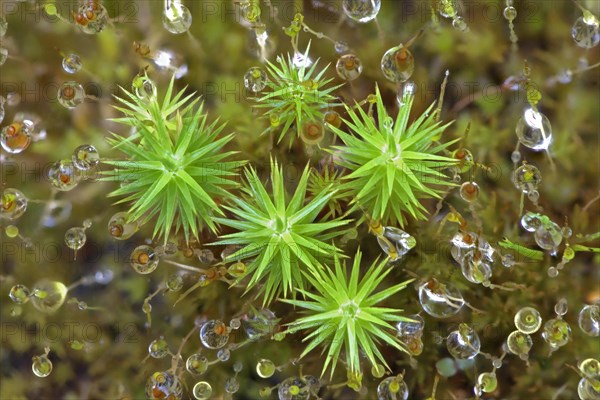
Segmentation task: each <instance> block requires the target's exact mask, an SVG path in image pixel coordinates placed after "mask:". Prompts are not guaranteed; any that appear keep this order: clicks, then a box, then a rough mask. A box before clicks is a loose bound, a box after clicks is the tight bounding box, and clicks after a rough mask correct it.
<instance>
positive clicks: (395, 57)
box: [381, 45, 415, 83]
mask: <svg viewBox="0 0 600 400" xmlns="http://www.w3.org/2000/svg"><path fill="white" fill-rule="evenodd" d="M414 70H415V60H414V57H413V55H412V53H411V52H410V50H408V49H407V48H406V47H404V46H402V45H400V46H396V47H392V48H391V49H389V50H388V51H386V52H385V54H384V55H383V57H382V58H381V71H382V72H383V75H384V76H385V77H386V78H387V79H389V80H390V81H392V82H394V83H399V82H406V81H407V80H408V79H409V78H410V77H411V76H412V74H413V71H414Z"/></svg>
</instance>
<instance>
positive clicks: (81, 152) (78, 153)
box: [72, 144, 100, 171]
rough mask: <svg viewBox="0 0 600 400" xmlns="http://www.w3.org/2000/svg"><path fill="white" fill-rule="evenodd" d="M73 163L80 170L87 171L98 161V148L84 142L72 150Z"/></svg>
mask: <svg viewBox="0 0 600 400" xmlns="http://www.w3.org/2000/svg"><path fill="white" fill-rule="evenodd" d="M72 161H73V165H75V167H76V168H79V169H80V170H83V171H87V170H89V169H90V168H92V167H95V166H96V165H98V163H99V162H100V155H99V154H98V150H96V148H95V147H94V146H92V145H91V144H84V145H82V146H79V147H77V148H76V149H75V151H73V156H72Z"/></svg>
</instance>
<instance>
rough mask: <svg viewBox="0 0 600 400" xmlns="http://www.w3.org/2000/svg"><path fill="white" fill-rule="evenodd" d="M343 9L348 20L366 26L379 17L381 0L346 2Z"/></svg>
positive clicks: (351, 0) (349, 0)
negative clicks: (365, 24)
mask: <svg viewBox="0 0 600 400" xmlns="http://www.w3.org/2000/svg"><path fill="white" fill-rule="evenodd" d="M342 8H343V9H344V13H345V14H346V16H347V17H348V18H350V19H352V20H354V21H356V22H360V23H361V24H364V23H366V22H369V21H372V20H373V19H375V17H377V14H378V13H379V9H380V8H381V0H344V1H343V2H342Z"/></svg>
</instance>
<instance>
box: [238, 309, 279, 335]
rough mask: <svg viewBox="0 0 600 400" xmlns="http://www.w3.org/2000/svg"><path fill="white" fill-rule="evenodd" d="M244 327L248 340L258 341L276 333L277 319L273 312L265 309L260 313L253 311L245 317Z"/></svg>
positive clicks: (243, 320)
mask: <svg viewBox="0 0 600 400" xmlns="http://www.w3.org/2000/svg"><path fill="white" fill-rule="evenodd" d="M242 326H243V328H244V332H245V333H246V336H247V337H248V339H250V340H258V339H260V338H261V337H263V336H267V335H271V334H272V333H273V332H275V328H276V327H277V318H276V317H275V314H274V313H273V312H272V311H271V310H269V309H267V308H263V309H261V310H260V311H258V312H254V311H252V312H250V313H248V315H246V316H244V318H243V319H242Z"/></svg>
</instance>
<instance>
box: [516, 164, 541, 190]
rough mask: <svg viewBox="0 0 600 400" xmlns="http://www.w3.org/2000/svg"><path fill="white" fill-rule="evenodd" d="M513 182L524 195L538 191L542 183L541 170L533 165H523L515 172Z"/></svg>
mask: <svg viewBox="0 0 600 400" xmlns="http://www.w3.org/2000/svg"><path fill="white" fill-rule="evenodd" d="M513 182H514V184H515V186H516V187H517V189H519V190H521V191H522V192H523V193H529V192H530V191H533V190H536V189H537V188H538V186H539V185H540V183H541V182H542V174H541V173H540V170H539V169H538V168H537V167H536V166H534V165H531V164H523V165H521V166H520V167H518V168H517V169H515V171H514V172H513Z"/></svg>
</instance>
